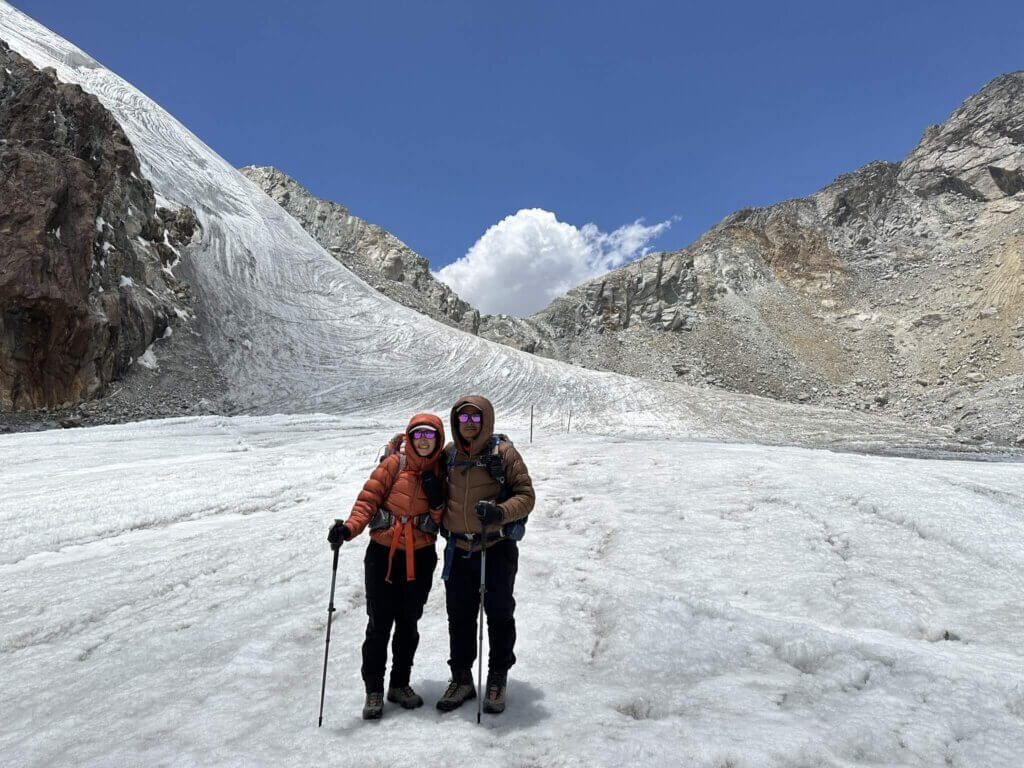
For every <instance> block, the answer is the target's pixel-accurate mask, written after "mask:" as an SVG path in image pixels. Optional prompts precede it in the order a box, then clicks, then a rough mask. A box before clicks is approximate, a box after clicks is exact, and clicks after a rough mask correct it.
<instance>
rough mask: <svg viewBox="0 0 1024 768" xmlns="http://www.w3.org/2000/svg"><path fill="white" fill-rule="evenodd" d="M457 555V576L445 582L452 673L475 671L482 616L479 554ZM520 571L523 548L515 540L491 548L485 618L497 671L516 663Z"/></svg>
mask: <svg viewBox="0 0 1024 768" xmlns="http://www.w3.org/2000/svg"><path fill="white" fill-rule="evenodd" d="M465 555H466V552H464V551H463V550H461V549H457V550H456V551H455V557H454V559H453V560H452V572H451V574H450V575H449V577H448V581H446V582H445V591H444V598H445V605H446V607H447V609H448V641H449V644H450V649H451V658H449V659H448V666H450V667H451V668H452V669H453V670H456V669H471V668H472V666H473V662H475V661H476V641H477V624H476V622H477V615H478V614H479V612H480V553H479V552H473V553H472V554H471V555H470V556H469V557H468V558H467V557H465ZM518 570H519V547H518V545H517V544H516V542H514V541H509V540H505V541H499V542H498V543H497V544H493V545H492V546H490V547H488V549H487V574H486V577H485V585H486V588H487V590H486V592H485V593H484V614H486V616H487V640H488V659H487V667H488V669H489V670H490V671H492V672H506V671H508V669H509V668H510V667H511V666H512V665H513V664H515V663H516V655H515V653H514V652H513V651H514V649H515V644H516V620H515V610H516V600H515V597H513V595H512V591H513V589H514V588H515V584H516V571H518Z"/></svg>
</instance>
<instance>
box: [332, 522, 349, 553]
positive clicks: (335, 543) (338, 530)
mask: <svg viewBox="0 0 1024 768" xmlns="http://www.w3.org/2000/svg"><path fill="white" fill-rule="evenodd" d="M351 538H352V531H351V530H349V527H348V526H347V525H345V524H344V523H343V522H341V520H335V521H334V525H332V526H331V530H329V531H328V532H327V540H328V541H329V542H331V549H337V548H338V547H340V546H341V545H342V544H344V543H345V542H346V541H348V540H349V539H351Z"/></svg>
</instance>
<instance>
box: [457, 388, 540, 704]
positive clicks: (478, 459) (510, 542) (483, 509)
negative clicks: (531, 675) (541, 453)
mask: <svg viewBox="0 0 1024 768" xmlns="http://www.w3.org/2000/svg"><path fill="white" fill-rule="evenodd" d="M451 428H452V438H453V440H452V442H451V443H449V445H448V446H446V448H445V469H446V472H447V478H448V503H447V506H446V507H445V511H444V517H443V520H442V526H443V532H444V533H445V534H446V535H447V536H448V546H447V548H446V549H445V567H444V572H445V575H444V579H445V606H446V608H447V611H448V639H449V646H450V652H451V657H450V658H449V660H448V665H449V666H450V667H451V673H452V676H451V681H450V683H449V685H448V688H447V690H446V691H445V692H444V695H443V696H442V697H441V699H440V700H438V702H437V708H438V709H440V710H442V711H450V710H453V709H455V708H457V707H459V706H461V705H462V704H463V703H464V702H465V701H467V700H469V699H472V698H475V697H476V692H475V691H474V690H473V674H472V667H473V662H474V661H476V655H477V647H476V642H477V641H476V634H477V613H478V612H479V610H480V591H479V590H480V561H481V556H480V552H481V550H482V549H486V550H487V557H486V563H487V565H486V573H485V592H484V613H485V614H486V615H487V637H488V649H489V650H488V663H487V693H486V696H485V698H484V702H483V709H484V711H485V712H490V713H492V714H497V713H499V712H503V711H504V709H505V698H506V688H507V685H508V670H509V668H511V666H512V665H513V664H515V662H516V657H515V653H514V648H515V642H516V622H515V615H514V614H515V607H516V601H515V597H514V596H513V590H514V587H515V579H516V571H517V570H518V567H519V547H518V544H517V543H516V541H517V540H518V539H521V538H522V536H523V532H524V530H525V519H526V516H527V515H529V514H530V511H531V510H532V509H533V504H534V492H533V482H532V481H531V480H530V474H529V472H528V471H527V469H526V464H525V463H524V462H523V457H522V456H521V455H520V454H519V451H517V450H516V448H515V446H514V445H512V443H511V442H510V441H508V440H506V439H498V438H497V437H496V436H495V434H494V408H493V406H492V405H491V403H490V401H489V400H487V398H485V397H481V396H479V395H469V396H466V397H461V398H459V400H458V401H457V402H456V403H455V405H454V407H453V408H452V413H451ZM502 480H503V481H504V482H502Z"/></svg>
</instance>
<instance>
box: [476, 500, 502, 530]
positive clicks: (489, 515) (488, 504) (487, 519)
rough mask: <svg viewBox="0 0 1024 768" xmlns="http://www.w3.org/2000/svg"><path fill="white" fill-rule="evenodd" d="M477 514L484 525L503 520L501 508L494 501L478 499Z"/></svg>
mask: <svg viewBox="0 0 1024 768" xmlns="http://www.w3.org/2000/svg"><path fill="white" fill-rule="evenodd" d="M476 516H477V519H478V520H479V521H480V523H481V524H482V525H494V524H495V523H500V522H501V508H500V507H499V506H498V505H497V504H495V503H494V502H493V501H478V502H477V504H476Z"/></svg>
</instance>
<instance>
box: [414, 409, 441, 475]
mask: <svg viewBox="0 0 1024 768" xmlns="http://www.w3.org/2000/svg"><path fill="white" fill-rule="evenodd" d="M423 426H427V427H430V428H432V429H436V430H437V440H435V441H434V452H433V453H431V454H430V455H429V456H420V455H419V454H418V453H416V449H415V448H413V445H412V432H413V427H423ZM405 440H406V443H407V444H406V447H405V465H406V466H407V467H408V468H409V469H414V470H417V471H422V470H424V469H435V468H436V466H437V460H438V459H439V458H440V457H441V451H442V450H444V440H445V438H444V424H443V423H442V422H441V419H439V418H438V417H437V416H435V415H434V414H432V413H417V414H416V415H415V416H413V417H412V418H411V419H409V424H408V426H406V428H405Z"/></svg>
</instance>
